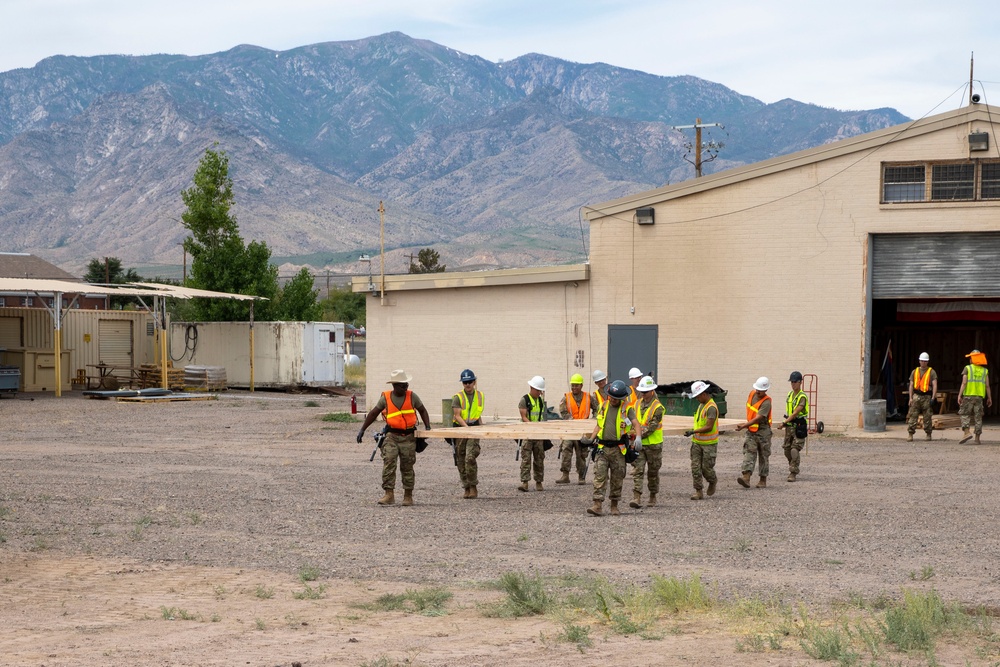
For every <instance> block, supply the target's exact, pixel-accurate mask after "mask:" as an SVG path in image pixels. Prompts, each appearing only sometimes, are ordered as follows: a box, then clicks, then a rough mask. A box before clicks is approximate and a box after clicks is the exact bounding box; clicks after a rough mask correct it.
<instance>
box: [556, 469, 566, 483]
mask: <svg viewBox="0 0 1000 667" xmlns="http://www.w3.org/2000/svg"><path fill="white" fill-rule="evenodd" d="M556 484H569V472H568V471H567V472H564V473H563V474H562V477H560V478H559V479H557V480H556Z"/></svg>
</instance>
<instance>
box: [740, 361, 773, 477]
mask: <svg viewBox="0 0 1000 667" xmlns="http://www.w3.org/2000/svg"><path fill="white" fill-rule="evenodd" d="M770 388H771V381H770V380H768V379H767V378H766V377H759V378H757V381H756V382H754V383H753V390H752V391H751V392H750V395H749V396H747V420H746V421H745V422H743V423H742V424H740V425H739V426H737V427H736V430H737V431H742V430H743V429H746V430H747V434H746V437H745V438H744V440H743V474H742V475H741V476H740V477H738V478H737V479H736V481H737V482H738V483H739V485H740V486H742V487H744V488H746V489H749V488H750V476H751V475H753V469H754V465H758V468H757V473H758V474H759V475H760V479H759V480H758V481H757V488H758V489H764V488H767V473H768V462H769V460H770V458H771V397H770V396H768V395H767V390H768V389H770Z"/></svg>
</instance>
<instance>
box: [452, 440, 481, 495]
mask: <svg viewBox="0 0 1000 667" xmlns="http://www.w3.org/2000/svg"><path fill="white" fill-rule="evenodd" d="M479 451H480V448H479V441H478V440H456V441H455V458H456V459H457V460H456V462H455V463H456V465H457V466H458V478H459V479H460V480H461V481H462V488H463V489H467V488H469V487H470V486H479V463H478V462H477V461H476V459H478V458H479Z"/></svg>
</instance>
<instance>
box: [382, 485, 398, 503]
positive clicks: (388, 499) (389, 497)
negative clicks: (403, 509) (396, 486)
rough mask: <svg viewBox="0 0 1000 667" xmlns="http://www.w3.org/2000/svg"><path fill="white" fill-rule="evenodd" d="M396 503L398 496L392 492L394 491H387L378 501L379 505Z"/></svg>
mask: <svg viewBox="0 0 1000 667" xmlns="http://www.w3.org/2000/svg"><path fill="white" fill-rule="evenodd" d="M395 503H396V496H395V494H394V493H393V492H392V489H386V491H385V495H384V496H382V497H381V498H379V499H378V504H379V505H394V504H395Z"/></svg>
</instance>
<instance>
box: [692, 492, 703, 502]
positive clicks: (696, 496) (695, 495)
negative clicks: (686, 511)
mask: <svg viewBox="0 0 1000 667" xmlns="http://www.w3.org/2000/svg"><path fill="white" fill-rule="evenodd" d="M702 497H703V496H702V495H701V489H695V490H694V493H692V494H691V500H701V499H702Z"/></svg>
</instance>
